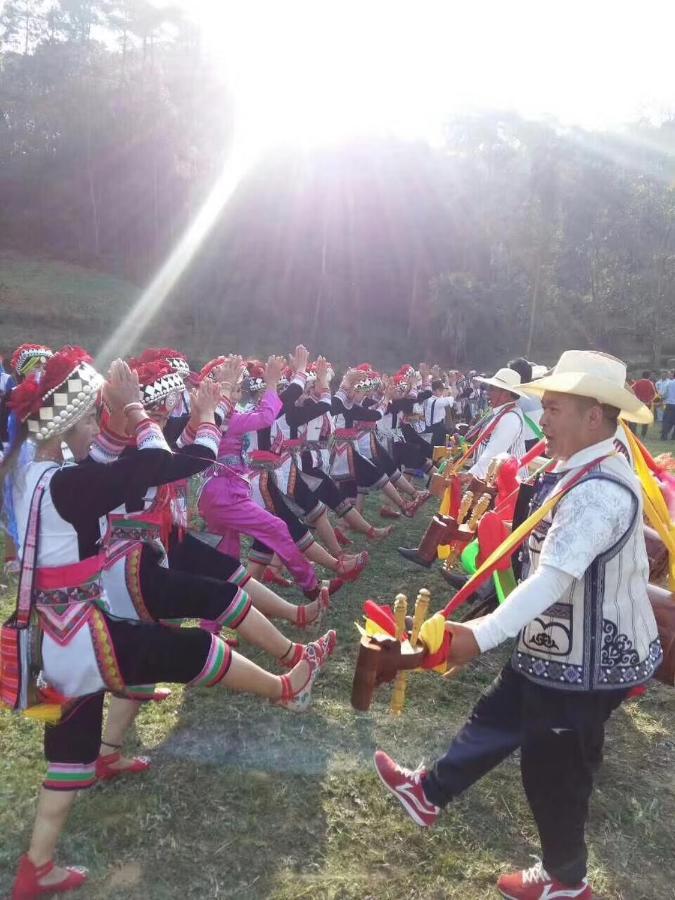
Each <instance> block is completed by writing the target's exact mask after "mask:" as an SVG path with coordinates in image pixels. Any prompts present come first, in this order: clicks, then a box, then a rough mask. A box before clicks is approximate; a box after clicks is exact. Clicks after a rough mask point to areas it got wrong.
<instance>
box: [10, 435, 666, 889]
mask: <svg viewBox="0 0 675 900" xmlns="http://www.w3.org/2000/svg"><path fill="white" fill-rule="evenodd" d="M651 446H652V447H653V449H654V450H655V451H658V449H659V447H658V446H657V445H656V444H655V443H652V444H651ZM369 511H370V514H371V516H372V517H375V515H376V507H375V503H374V501H370V502H369ZM430 513H431V506H428V507H427V508H426V510H424V511H423V512H422V513H420V514H419V515H418V517H417V518H416V519H415V520H414V521H413V522H412V523H408V522H405V523H404V524H401V525H399V526H398V527H397V531H396V533H395V534H394V535H393V536H392V537H391V538H390V539H389V540H388V541H387V542H386V543H385V544H384V545H381V546H378V547H375V548H372V552H371V564H370V566H369V567H368V569H367V571H366V573H365V574H364V576H363V577H362V578H361V580H360V581H359V582H358V583H357V584H356V585H353V586H349V587H347V588H345V589H343V591H342V592H341V593H340V594H339V595H337V597H336V598H335V601H334V609H333V611H332V612H331V616H330V624H331V625H333V626H334V627H336V628H337V630H338V634H339V646H338V649H337V651H336V653H335V656H334V659H333V661H332V664H331V665H330V667H329V669H328V670H327V672H326V673H325V674H324V675H323V676H322V677H321V678H320V679H319V681H318V682H317V684H316V688H315V700H314V706H313V709H312V711H311V712H310V713H309V714H308V715H306V716H294V715H292V714H289V713H285V712H283V711H281V710H277V709H274V708H272V707H269V706H268V705H266V704H264V703H262V702H258V701H256V700H254V699H251V698H249V697H245V696H235V695H231V694H228V693H227V692H226V691H224V690H219V689H214V690H211V691H208V690H195V691H191V692H189V691H186V692H184V691H183V690H182V689H180V688H175V689H174V691H173V694H172V697H171V698H170V699H169V700H168V701H167V702H165V703H163V704H161V705H157V706H155V705H149V706H148V707H146V709H145V710H144V711H143V713H142V714H141V716H140V717H139V719H138V722H137V725H136V728H135V731H134V733H133V735H132V737H131V739H130V741H129V748H128V749H129V750H131V751H133V752H137V753H138V752H142V753H146V754H148V755H150V756H151V757H152V759H153V763H154V765H153V768H152V770H151V771H150V772H149V773H147V774H145V775H142V776H139V777H136V778H135V779H133V780H128V781H125V782H118V783H116V784H111V785H105V786H100V787H96V788H94V789H93V790H91V791H89V792H86V793H85V794H83V795H82V796H81V797H80V798H79V799H78V802H77V803H76V805H75V811H74V814H73V816H72V818H71V820H70V823H69V826H68V828H67V831H66V833H65V836H64V838H63V840H62V843H61V847H60V858H61V860H63V861H65V862H70V863H79V864H82V865H86V866H88V867H89V869H90V871H91V875H92V881H91V883H90V886H88V887H87V888H86V889H85V890H83V891H82V892H81V893H80V894H79V895H78V896H81V897H82V898H83V900H87V898H92V900H93V898H101V900H103V898H129V900H141V898H142V900H168V898H180V900H183V898H225V897H237V898H252V900H255V898H274V900H295V898H317V900H318V898H326V900H329V898H331V900H338V898H340V900H348V898H360V900H363V898H369V900H404V898H405V900H412V898H415V900H441V898H454V900H482V898H486V897H490V896H493V895H496V892H495V891H494V881H495V879H496V877H497V875H498V874H499V873H500V872H501V871H504V870H508V869H510V868H512V867H514V866H518V867H520V866H523V865H529V863H530V854H534V853H536V852H537V850H538V846H537V836H536V832H535V828H534V824H533V821H532V818H531V816H530V813H529V811H528V808H527V806H526V803H525V800H524V796H523V792H522V788H521V785H520V775H519V767H518V761H517V759H515V758H514V759H512V760H509V761H507V762H506V763H505V764H503V765H502V766H501V767H500V768H498V769H497V770H496V771H494V772H493V773H492V774H491V775H489V776H488V777H486V778H485V779H484V780H483V781H482V782H481V783H479V784H478V785H477V786H475V787H474V788H473V789H472V790H471V791H470V792H468V793H467V794H466V795H465V796H464V797H463V798H462V799H461V800H459V801H458V802H456V803H454V804H453V805H452V806H451V807H449V808H448V809H447V811H446V812H445V813H444V815H443V816H442V818H441V820H440V823H439V825H438V826H437V827H436V828H434V829H433V830H432V831H422V830H421V829H418V828H417V827H416V826H415V825H413V824H412V822H411V821H410V820H409V819H408V818H407V817H406V816H404V814H403V813H402V812H401V811H400V808H399V806H398V804H397V803H396V802H395V801H394V800H393V799H392V798H390V797H389V796H388V795H387V794H386V793H385V792H384V790H383V788H382V787H381V785H380V783H379V781H378V779H377V776H376V775H375V772H374V770H373V767H372V762H371V757H372V753H373V751H374V749H375V748H376V747H382V748H383V749H386V750H388V751H389V752H391V753H392V754H393V755H394V756H395V758H397V759H398V760H399V761H401V762H403V763H405V764H412V765H413V766H415V765H417V764H418V763H419V762H420V761H421V760H427V761H429V760H432V759H433V758H434V756H435V755H437V754H439V753H440V752H442V751H443V750H444V749H445V748H446V746H447V744H448V742H449V738H450V737H451V736H452V734H453V733H454V731H455V730H456V729H457V727H458V726H459V725H460V724H461V723H462V721H463V719H464V718H465V716H466V715H467V713H468V712H469V710H470V708H471V706H472V704H473V702H474V701H475V700H476V698H477V697H478V695H479V692H480V691H481V690H482V689H483V688H484V687H485V686H486V685H487V684H488V683H489V682H490V680H491V679H492V678H493V676H494V675H495V674H496V672H497V671H498V669H499V667H500V665H501V664H502V662H503V661H504V660H505V658H506V657H507V655H508V650H507V649H506V648H502V649H500V650H497V651H494V652H492V653H490V654H488V655H487V656H486V657H484V658H482V659H481V660H480V661H479V662H478V663H476V664H474V665H473V666H471V667H470V668H469V669H467V670H465V671H464V672H463V673H462V674H460V675H459V677H457V678H455V679H453V680H444V679H441V678H439V677H438V676H435V675H428V674H420V675H414V676H412V677H411V679H410V685H409V689H408V702H407V706H406V709H405V712H404V714H403V716H402V717H401V718H398V719H394V718H392V717H391V716H390V714H389V713H388V701H389V697H390V689H386V688H385V689H381V690H380V692H379V694H378V695H377V698H376V702H375V704H374V706H373V709H372V712H370V713H368V714H355V713H354V711H353V710H352V708H351V706H350V703H349V695H350V690H351V680H352V674H353V667H354V660H355V655H356V650H357V643H358V639H357V634H356V631H355V629H354V626H353V622H354V620H355V619H356V618H357V617H358V616H359V614H360V608H361V605H362V603H363V600H364V599H366V598H367V597H373V598H377V599H379V600H384V601H391V600H392V599H393V597H394V595H395V594H396V593H398V592H399V591H403V592H404V593H406V594H407V595H408V596H409V598H411V599H412V598H414V596H415V594H416V592H417V591H418V590H419V588H421V587H428V588H429V590H430V591H431V593H432V604H433V606H434V608H438V607H439V606H441V605H442V603H444V602H445V601H446V599H447V589H446V585H445V582H443V581H442V579H441V578H440V576H439V574H438V571H437V570H433V571H431V572H430V573H427V572H425V571H424V570H421V569H417V568H413V567H412V566H411V565H410V564H407V563H405V562H404V561H403V560H402V558H401V557H400V556H399V555H398V554H397V553H396V550H395V548H396V546H397V545H398V544H401V543H404V544H415V543H416V542H417V537H418V536H419V534H420V532H421V531H422V529H423V527H424V525H425V524H426V521H427V519H428V516H429V514H430ZM5 580H6V579H5ZM13 587H14V585H12V584H9V585H6V586H4V587H3V591H2V597H3V598H4V603H3V605H4V607H5V608H8V607H9V603H10V598H11V592H12V589H13ZM289 596H291V594H289ZM288 633H289V634H292V631H289V632H288ZM249 649H250V648H244V651H245V652H249ZM250 655H252V657H253V658H255V659H256V660H258V661H260V662H261V663H265V664H267V663H269V660H267V659H265V658H264V657H263V656H262V655H261V654H260V653H259V652H258V651H250ZM674 722H675V694H674V693H673V692H672V691H669V690H668V689H666V688H664V687H662V686H660V685H656V684H654V685H652V686H650V689H649V691H648V694H647V695H646V697H645V698H643V699H641V700H640V701H639V702H634V703H630V704H627V705H626V706H625V707H624V708H623V709H620V710H619V711H618V712H617V714H616V715H615V716H614V718H613V720H612V721H611V723H610V725H609V727H608V734H607V748H606V762H605V765H604V767H603V769H602V771H601V772H600V774H599V776H598V780H597V789H596V791H595V794H594V799H593V805H592V815H591V821H590V827H589V842H590V852H591V875H592V879H593V883H594V887H595V890H596V891H597V896H598V897H599V898H602V900H668V898H673V897H675V862H674V855H673V822H675V778H674V776H673V772H674V770H675V739H674V738H673V723H674ZM43 769H44V763H43V757H42V749H41V729H40V727H39V726H37V725H35V724H32V723H31V722H29V721H28V720H26V719H24V718H17V717H14V716H11V715H8V714H3V715H0V834H2V840H1V841H0V896H2V897H4V896H7V894H8V890H9V886H10V881H11V876H12V873H13V870H14V867H15V864H16V860H17V858H18V856H19V854H20V853H21V852H22V850H23V849H24V848H25V846H26V843H27V841H28V837H29V829H30V823H31V821H32V817H33V812H34V802H35V795H36V790H37V787H38V785H39V782H40V779H41V777H42V773H43ZM638 885H639V886H638Z"/></svg>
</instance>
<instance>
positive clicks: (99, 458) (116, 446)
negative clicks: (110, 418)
mask: <svg viewBox="0 0 675 900" xmlns="http://www.w3.org/2000/svg"><path fill="white" fill-rule="evenodd" d="M128 443H129V439H128V438H127V437H126V435H122V434H117V433H116V432H114V431H111V430H110V429H109V428H106V427H104V428H103V429H102V430H101V431H100V432H99V433H98V435H97V436H96V437H95V438H94V441H93V443H92V445H91V447H90V449H89V456H90V457H91V459H93V460H94V462H97V463H103V464H104V465H109V464H110V463H114V462H115V461H116V460H117V459H119V457H120V456H121V454H122V451H123V450H124V448H125V447H126V446H127V444H128Z"/></svg>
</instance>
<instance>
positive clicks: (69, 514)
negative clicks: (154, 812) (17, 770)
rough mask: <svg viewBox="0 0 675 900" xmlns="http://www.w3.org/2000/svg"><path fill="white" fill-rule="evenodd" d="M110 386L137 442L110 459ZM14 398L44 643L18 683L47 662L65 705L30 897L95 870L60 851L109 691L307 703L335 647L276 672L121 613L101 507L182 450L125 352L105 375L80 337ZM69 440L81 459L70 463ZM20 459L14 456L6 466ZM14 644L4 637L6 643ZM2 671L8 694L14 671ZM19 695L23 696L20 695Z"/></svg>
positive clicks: (209, 640)
mask: <svg viewBox="0 0 675 900" xmlns="http://www.w3.org/2000/svg"><path fill="white" fill-rule="evenodd" d="M101 389H102V395H103V399H104V401H105V403H106V404H107V405H108V407H109V408H110V413H111V416H112V417H113V418H117V420H119V419H120V418H123V419H124V422H125V427H124V430H125V431H126V432H127V433H129V434H133V435H134V436H135V440H136V445H137V447H138V448H139V451H140V452H138V453H136V454H133V455H130V456H129V457H128V458H122V459H119V460H116V461H115V462H112V463H110V464H109V465H97V464H96V463H95V462H94V460H92V459H90V458H88V450H89V446H90V444H91V442H92V440H93V439H94V437H95V436H96V434H97V431H98V425H97V422H96V400H97V396H98V394H99V391H100V390H101ZM12 403H13V408H14V409H15V411H16V413H17V416H18V417H19V419H20V421H21V422H22V423H24V424H25V427H26V430H27V433H28V435H29V436H30V437H31V438H32V439H33V440H35V441H36V443H37V445H38V449H37V453H36V458H35V460H34V461H33V462H32V463H31V464H30V465H29V466H28V467H27V469H26V470H25V473H24V478H23V479H21V480H20V481H19V482H18V483H17V485H16V488H15V491H16V493H15V500H16V511H17V521H18V524H19V530H20V533H22V534H23V535H24V542H23V546H24V552H23V558H22V574H21V581H20V588H19V596H18V601H17V611H16V614H17V621H18V623H20V624H29V623H30V625H29V627H30V631H29V634H30V635H36V636H38V635H39V639H38V640H36V641H31V646H32V647H37V646H39V647H40V650H41V652H40V654H39V655H36V656H32V657H31V658H30V659H29V660H28V661H26V665H25V670H23V669H22V672H21V675H22V682H21V683H22V684H24V685H27V684H28V683H29V682H31V683H32V681H34V673H35V670H39V679H38V682H37V684H38V686H39V689H40V690H41V691H49V693H50V696H52V697H54V696H55V695H56V697H58V698H59V700H60V702H61V703H62V704H63V715H62V717H61V719H60V721H59V722H58V724H55V725H49V726H47V727H46V730H45V755H46V757H47V760H48V772H47V777H46V779H45V781H44V783H43V786H42V789H41V792H40V797H39V800H38V808H37V815H36V821H35V826H34V830H33V835H32V838H31V843H30V847H29V850H28V852H27V854H26V855H25V856H23V857H22V859H21V863H20V866H19V872H18V875H17V879H16V883H15V885H14V889H13V894H12V897H13V900H28V898H33V897H38V896H40V895H43V894H47V893H54V892H59V893H63V892H65V891H68V890H73V889H75V888H77V887H79V886H80V885H81V884H82V883H83V882H84V881H85V880H86V873H84V872H83V871H81V870H77V869H63V868H57V867H56V866H55V865H54V862H53V859H52V857H53V854H54V850H55V847H56V843H57V841H58V838H59V836H60V833H61V831H62V830H63V827H64V826H65V822H66V819H67V817H68V813H69V811H70V808H71V806H72V802H73V800H74V796H75V791H77V790H79V789H80V788H84V787H89V786H90V785H91V784H93V783H94V781H95V773H96V760H97V758H98V756H99V752H100V741H101V725H102V716H103V698H104V694H105V692H106V691H110V692H112V693H113V694H114V695H115V696H121V697H130V698H132V699H138V698H139V696H140V697H147V696H148V688H147V686H148V685H152V684H155V683H157V682H175V683H183V684H188V685H193V686H196V685H204V686H214V685H216V684H222V685H224V686H225V687H229V688H230V689H232V690H235V691H249V692H252V693H255V694H258V695H260V696H263V697H267V698H269V699H270V700H272V701H273V702H276V703H279V704H281V705H283V706H285V707H286V708H289V709H304V708H306V707H307V705H308V704H309V701H310V691H311V687H312V684H313V681H314V678H315V677H316V674H317V673H318V671H319V669H320V667H321V665H322V664H323V663H324V662H325V658H326V656H327V655H328V653H327V649H326V648H325V647H323V646H321V645H320V644H317V645H314V646H311V647H309V648H308V653H306V655H305V657H304V659H302V660H301V662H300V663H299V664H298V665H297V666H295V667H294V669H292V670H291V672H290V673H289V674H288V675H282V676H275V675H271V674H270V673H268V672H266V671H265V670H263V669H261V668H259V667H258V666H256V665H255V664H254V663H252V662H250V661H249V660H247V659H244V658H243V657H240V656H238V655H237V654H236V653H234V652H233V651H232V650H231V649H230V648H229V647H228V646H227V645H226V644H225V642H224V641H222V640H221V639H220V638H219V637H218V636H216V635H213V634H210V633H208V632H206V631H203V630H202V629H198V628H193V629H189V628H188V629H172V628H167V627H164V626H161V625H155V624H142V623H139V622H129V621H126V620H123V619H118V618H113V617H111V616H110V615H109V613H108V601H107V597H106V593H105V589H104V586H103V584H102V579H101V571H102V565H103V560H102V558H101V555H100V552H99V546H100V538H101V532H100V525H99V518H100V517H102V516H105V515H107V513H109V512H110V511H111V510H112V509H114V508H115V507H117V506H118V505H119V504H120V503H121V502H122V501H123V498H124V497H125V496H126V494H127V492H128V491H130V490H132V491H136V492H138V491H140V492H141V494H145V492H146V491H147V489H148V487H149V485H151V484H152V483H158V482H159V481H160V480H161V476H162V471H163V469H164V467H165V466H166V464H167V461H168V460H169V459H170V457H171V451H170V450H169V448H168V446H167V444H166V441H165V440H164V438H163V436H162V433H161V431H160V429H159V428H158V426H157V425H156V424H154V423H153V422H152V421H151V420H150V419H149V418H148V415H147V413H146V411H145V409H144V408H143V404H142V403H141V401H140V396H139V387H138V379H137V377H136V376H135V375H134V374H133V373H132V372H131V370H130V369H129V367H128V366H127V365H126V363H124V362H122V361H116V362H115V363H113V365H112V366H111V370H110V376H109V378H108V381H107V382H104V380H103V378H102V377H101V376H100V375H99V374H98V372H96V370H95V369H94V368H92V366H91V364H90V359H89V357H88V356H87V355H86V353H85V352H84V351H82V350H81V349H79V348H72V347H71V348H67V349H64V350H63V351H61V352H59V353H57V354H55V355H54V356H53V357H52V358H51V359H50V360H48V361H47V364H46V366H45V370H44V373H43V376H42V378H41V379H40V380H38V379H37V378H35V377H29V378H28V379H26V381H25V382H24V383H23V384H22V385H21V386H19V387H17V388H16V390H15V392H14V397H13V399H12ZM62 442H65V444H66V445H67V446H68V448H69V450H70V452H71V453H72V456H73V458H74V459H75V460H78V461H79V462H76V463H65V462H64V459H63V453H62ZM11 464H12V459H11V457H10V459H9V460H5V461H4V462H3V468H2V472H1V474H4V470H5V469H6V468H7V466H11ZM7 634H8V632H6V633H5V634H4V635H3V639H5V638H6V637H7ZM6 652H7V648H6V646H5V645H3V655H4V653H6ZM3 673H4V674H3V684H2V685H1V687H2V689H3V696H4V697H5V698H6V697H7V692H8V690H9V689H10V688H11V687H12V684H11V683H10V682H8V681H7V677H8V676H7V672H6V671H5V670H3ZM139 686H140V687H139ZM22 698H23V694H22V695H21V697H20V698H17V705H18V706H21V707H23V706H25V702H22ZM113 706H114V705H111V710H110V714H109V718H110V717H112V716H114V708H113Z"/></svg>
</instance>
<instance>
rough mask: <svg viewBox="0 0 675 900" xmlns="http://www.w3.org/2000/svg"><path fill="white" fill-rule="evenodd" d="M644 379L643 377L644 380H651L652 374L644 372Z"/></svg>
mask: <svg viewBox="0 0 675 900" xmlns="http://www.w3.org/2000/svg"><path fill="white" fill-rule="evenodd" d="M642 377H643V378H651V377H652V373H651V372H643V373H642Z"/></svg>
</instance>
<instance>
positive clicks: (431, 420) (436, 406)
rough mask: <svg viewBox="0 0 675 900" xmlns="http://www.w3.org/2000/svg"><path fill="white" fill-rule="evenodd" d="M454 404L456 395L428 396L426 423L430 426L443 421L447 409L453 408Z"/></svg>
mask: <svg viewBox="0 0 675 900" xmlns="http://www.w3.org/2000/svg"><path fill="white" fill-rule="evenodd" d="M454 405H455V398H454V397H428V398H427V399H426V400H425V401H424V424H425V425H426V426H427V428H429V427H431V426H432V425H436V424H437V423H438V422H442V421H443V420H444V419H445V411H446V409H452V407H453V406H454Z"/></svg>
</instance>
